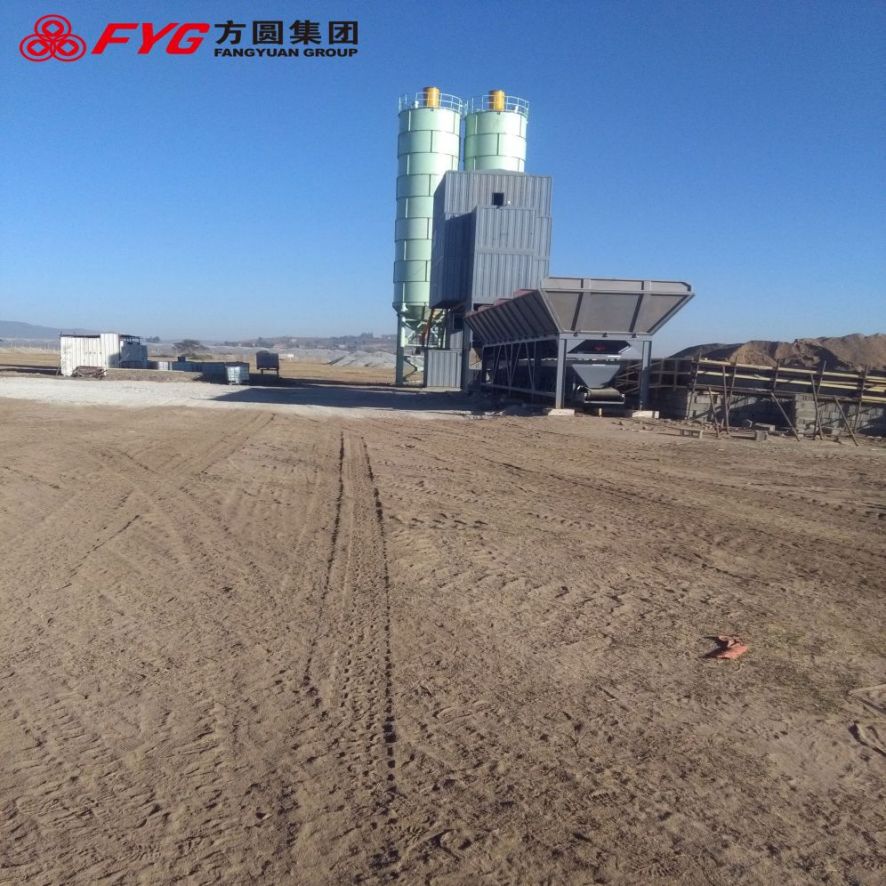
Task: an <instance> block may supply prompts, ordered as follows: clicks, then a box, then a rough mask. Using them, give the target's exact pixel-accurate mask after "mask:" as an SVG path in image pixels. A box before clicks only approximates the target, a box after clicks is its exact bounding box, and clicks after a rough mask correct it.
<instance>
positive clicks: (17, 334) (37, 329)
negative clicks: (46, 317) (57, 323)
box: [0, 320, 92, 341]
mask: <svg viewBox="0 0 886 886" xmlns="http://www.w3.org/2000/svg"><path fill="white" fill-rule="evenodd" d="M61 331H62V330H61V329H56V328H55V327H53V326H35V325H34V324H33V323H20V322H19V321H18V320H0V338H2V339H6V340H10V339H21V340H24V341H45V340H46V339H52V338H58V335H59V333H60V332H61ZM64 331H65V332H92V330H91V329H65V330H64Z"/></svg>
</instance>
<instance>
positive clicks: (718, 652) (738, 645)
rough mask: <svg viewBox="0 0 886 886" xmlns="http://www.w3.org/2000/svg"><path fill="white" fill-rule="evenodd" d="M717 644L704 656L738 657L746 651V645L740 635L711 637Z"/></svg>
mask: <svg viewBox="0 0 886 886" xmlns="http://www.w3.org/2000/svg"><path fill="white" fill-rule="evenodd" d="M712 639H714V640H716V641H717V643H718V644H719V646H718V647H717V648H716V649H713V650H711V651H710V652H709V653H708V654H707V655H706V656H705V658H738V657H739V655H744V654H745V653H746V652H747V651H748V647H747V646H745V645H744V643H742V642H741V638H740V637H732V636H729V635H728V634H727V635H723V636H719V637H713V638H712Z"/></svg>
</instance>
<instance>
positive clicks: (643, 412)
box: [625, 409, 658, 418]
mask: <svg viewBox="0 0 886 886" xmlns="http://www.w3.org/2000/svg"><path fill="white" fill-rule="evenodd" d="M625 418H658V410H657V409H629V410H627V411H626V412H625Z"/></svg>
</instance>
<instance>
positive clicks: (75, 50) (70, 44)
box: [18, 15, 86, 62]
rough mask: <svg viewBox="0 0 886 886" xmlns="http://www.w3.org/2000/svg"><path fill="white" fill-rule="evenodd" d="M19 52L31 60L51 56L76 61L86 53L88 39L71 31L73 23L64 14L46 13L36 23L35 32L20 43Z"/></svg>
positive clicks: (63, 60)
mask: <svg viewBox="0 0 886 886" xmlns="http://www.w3.org/2000/svg"><path fill="white" fill-rule="evenodd" d="M18 48H19V52H21V54H22V55H23V56H24V57H25V58H26V59H27V60H28V61H30V62H45V61H48V60H49V59H51V58H54V59H57V60H58V61H60V62H75V61H77V59H78V58H82V57H83V56H84V55H85V54H86V41H85V40H84V39H83V38H82V37H78V36H77V35H76V34H74V33H72V31H71V23H70V22H69V21H68V20H67V19H66V18H65V17H64V16H63V15H44V16H43V17H42V18H38V19H37V21H36V22H35V23H34V33H33V34H28V36H27V37H25V39H24V40H22V42H21V43H19V45H18Z"/></svg>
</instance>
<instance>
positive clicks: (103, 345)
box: [59, 332, 148, 376]
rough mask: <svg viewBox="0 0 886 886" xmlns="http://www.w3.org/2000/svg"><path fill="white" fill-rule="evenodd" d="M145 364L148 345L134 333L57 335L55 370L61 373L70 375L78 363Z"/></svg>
mask: <svg viewBox="0 0 886 886" xmlns="http://www.w3.org/2000/svg"><path fill="white" fill-rule="evenodd" d="M147 365H148V348H147V346H146V345H143V344H142V343H141V338H140V337H139V336H137V335H126V334H124V333H121V332H97V333H93V334H80V333H74V332H63V333H62V334H61V335H60V336H59V371H60V372H61V374H62V375H64V376H72V375H73V374H74V372H75V370H76V369H78V367H80V366H88V367H90V368H93V369H110V368H123V369H146V368H147Z"/></svg>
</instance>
